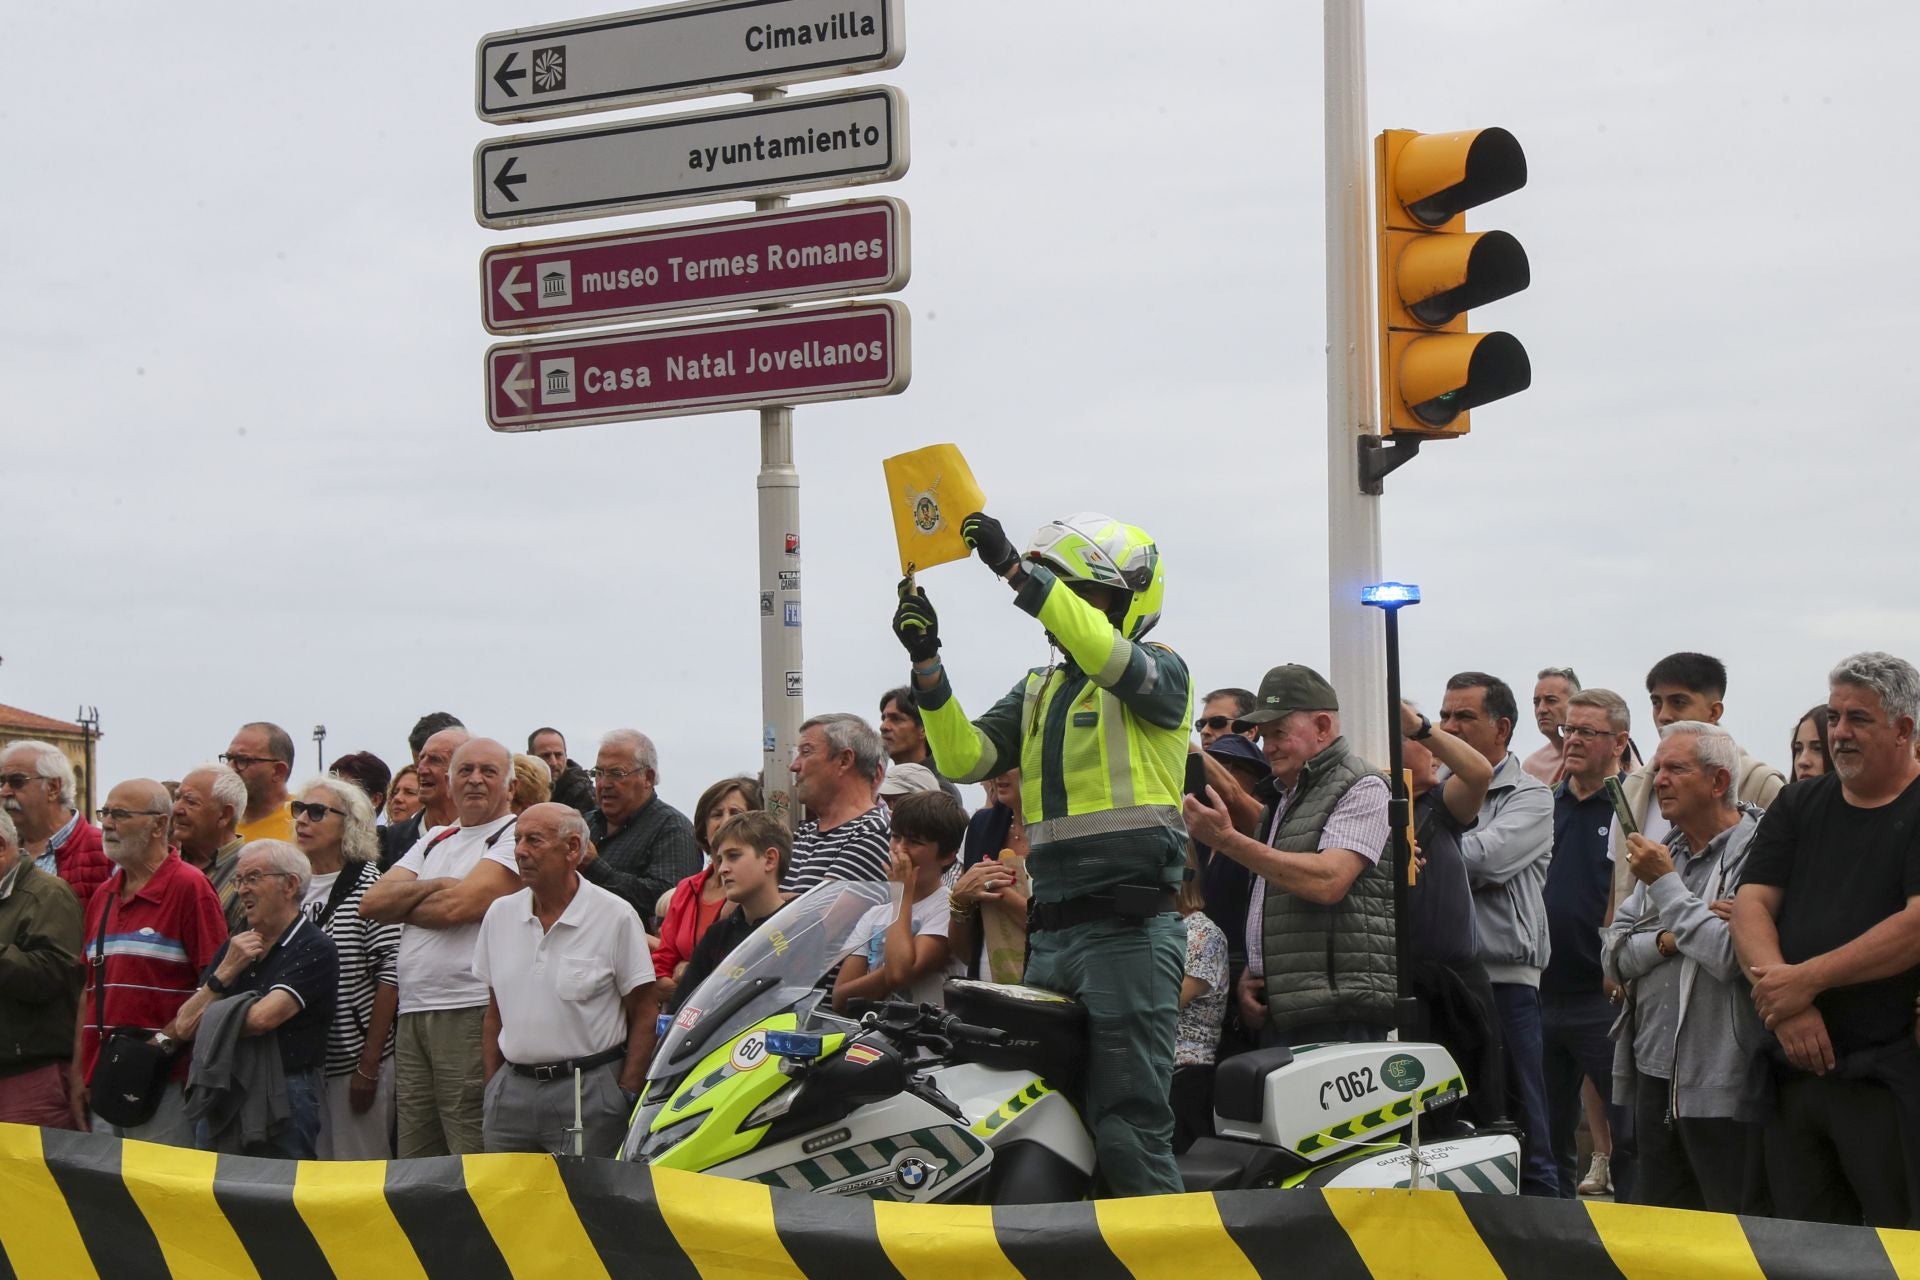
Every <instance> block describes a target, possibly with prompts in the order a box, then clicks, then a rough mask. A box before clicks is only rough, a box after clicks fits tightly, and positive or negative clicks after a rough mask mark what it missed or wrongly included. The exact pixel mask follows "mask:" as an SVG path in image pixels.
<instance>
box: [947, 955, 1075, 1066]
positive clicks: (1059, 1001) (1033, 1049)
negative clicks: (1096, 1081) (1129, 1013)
mask: <svg viewBox="0 0 1920 1280" xmlns="http://www.w3.org/2000/svg"><path fill="white" fill-rule="evenodd" d="M945 995H946V1004H947V1012H948V1013H951V1014H953V1015H954V1016H955V1017H957V1018H959V1019H960V1020H961V1021H962V1022H970V1023H973V1024H974V1025H976V1026H982V1027H997V1028H999V1029H1000V1030H1002V1031H1004V1032H1006V1033H1007V1039H1006V1042H1005V1043H1004V1044H997V1045H994V1044H974V1043H972V1042H970V1041H965V1042H961V1043H959V1044H956V1045H954V1047H953V1060H954V1061H955V1062H977V1063H979V1064H981V1065H982V1066H987V1067H1002V1068H1007V1069H1011V1070H1017V1071H1031V1072H1033V1074H1035V1075H1037V1076H1039V1077H1040V1078H1041V1079H1042V1080H1045V1081H1046V1082H1047V1083H1048V1084H1050V1085H1052V1086H1053V1087H1054V1088H1056V1089H1059V1090H1061V1091H1062V1092H1065V1093H1074V1092H1075V1091H1077V1090H1078V1089H1079V1087H1080V1079H1081V1076H1082V1074H1083V1073H1084V1072H1085V1070H1086V1060H1087V1009H1086V1006H1085V1005H1083V1004H1081V1003H1080V1002H1079V1001H1078V1000H1074V999H1072V998H1071V997H1068V996H1063V995H1061V994H1060V993H1059V992H1057V991H1046V990H1042V989H1041V988H1039V987H1027V986H1018V985H1012V984H1007V985H1003V984H1000V983H996V982H976V981H974V980H973V979H971V978H952V979H949V980H948V982H947V984H946V988H945Z"/></svg>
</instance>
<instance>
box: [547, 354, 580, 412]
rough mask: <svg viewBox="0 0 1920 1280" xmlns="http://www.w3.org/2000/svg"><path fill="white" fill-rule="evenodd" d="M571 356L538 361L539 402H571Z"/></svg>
mask: <svg viewBox="0 0 1920 1280" xmlns="http://www.w3.org/2000/svg"><path fill="white" fill-rule="evenodd" d="M573 394H574V393H573V357H572V356H561V357H560V358H559V359H556V360H542V361H541V362H540V403H541V404H572V403H573Z"/></svg>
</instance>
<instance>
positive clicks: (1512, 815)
mask: <svg viewBox="0 0 1920 1280" xmlns="http://www.w3.org/2000/svg"><path fill="white" fill-rule="evenodd" d="M1460 859H1461V861H1463V862H1465V863H1466V864H1467V881H1468V883H1469V884H1471V885H1472V886H1473V922H1474V927H1475V929H1476V930H1477V931H1478V932H1479V935H1480V961H1481V963H1482V964H1484V965H1485V966H1486V969H1487V977H1488V978H1490V979H1492V980H1493V981H1494V982H1503V983H1517V984H1523V985H1525V986H1529V987H1537V986H1539V985H1540V971H1541V970H1542V969H1544V968H1546V967H1547V956H1548V942H1547V908H1546V903H1545V902H1544V901H1543V899H1542V898H1541V896H1540V895H1541V890H1542V889H1543V888H1544V887H1545V886H1546V883H1547V864H1548V863H1550V862H1552V861H1553V792H1552V791H1550V790H1549V789H1548V788H1547V784H1546V783H1544V782H1542V781H1540V779H1538V778H1536V777H1534V776H1533V775H1532V774H1530V773H1528V772H1526V771H1525V770H1524V769H1522V768H1521V767H1520V757H1519V756H1517V755H1515V754H1514V753H1513V752H1511V751H1509V752H1507V756H1506V759H1504V760H1502V761H1501V762H1500V766H1499V767H1498V768H1497V769H1495V770H1494V771H1493V781H1492V783H1491V784H1489V785H1488V787H1487V798H1486V799H1485V800H1483V801H1482V802H1481V803H1480V820H1479V822H1477V823H1476V824H1475V825H1474V828H1473V830H1471V831H1469V832H1467V833H1466V834H1465V835H1463V836H1461V837H1460Z"/></svg>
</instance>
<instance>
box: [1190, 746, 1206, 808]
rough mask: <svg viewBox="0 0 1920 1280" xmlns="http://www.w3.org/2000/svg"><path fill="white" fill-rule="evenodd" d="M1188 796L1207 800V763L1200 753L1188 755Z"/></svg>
mask: <svg viewBox="0 0 1920 1280" xmlns="http://www.w3.org/2000/svg"><path fill="white" fill-rule="evenodd" d="M1187 794H1188V795H1190V796H1195V797H1197V798H1199V799H1201V800H1205V799H1206V798H1207V761H1206V758H1205V757H1204V756H1202V755H1201V754H1200V753H1199V752H1198V751H1194V752H1190V753H1188V755H1187Z"/></svg>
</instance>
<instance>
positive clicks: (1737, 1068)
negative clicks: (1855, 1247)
mask: <svg viewBox="0 0 1920 1280" xmlns="http://www.w3.org/2000/svg"><path fill="white" fill-rule="evenodd" d="M1759 817H1760V811H1759V810H1758V809H1755V808H1753V807H1752V806H1748V805H1743V806H1741V814H1740V821H1739V822H1738V823H1736V824H1735V825H1733V826H1731V827H1729V828H1727V829H1726V830H1725V831H1723V832H1721V833H1720V834H1719V835H1717V836H1715V837H1714V838H1713V840H1712V841H1710V842H1709V843H1708V845H1707V847H1706V849H1705V850H1703V851H1702V852H1701V853H1699V854H1697V855H1696V854H1694V853H1693V852H1692V851H1691V850H1690V848H1689V847H1688V843H1687V838H1686V836H1685V835H1683V834H1681V833H1680V832H1679V831H1675V832H1674V833H1673V835H1672V840H1671V843H1669V844H1668V846H1667V848H1668V850H1669V852H1670V853H1671V854H1672V856H1673V865H1674V868H1675V870H1674V871H1672V872H1670V873H1669V874H1667V875H1664V876H1661V877H1660V878H1659V879H1658V880H1655V881H1654V882H1653V883H1652V884H1650V885H1648V884H1640V883H1639V882H1637V881H1636V882H1635V884H1634V888H1633V892H1632V893H1630V894H1628V895H1627V899H1626V901H1625V902H1623V903H1621V904H1620V910H1619V911H1617V912H1615V913H1614V917H1613V923H1612V924H1611V925H1609V926H1607V928H1606V929H1605V930H1604V931H1603V932H1602V934H1601V946H1600V962H1601V965H1602V967H1604V968H1605V970H1606V972H1607V975H1608V976H1609V977H1611V978H1613V979H1614V980H1615V981H1617V982H1621V983H1629V982H1632V981H1633V980H1634V979H1635V978H1638V977H1640V976H1641V975H1643V974H1646V973H1649V972H1651V971H1652V970H1653V969H1654V968H1655V967H1656V966H1658V965H1662V964H1671V963H1673V961H1672V960H1669V959H1668V958H1666V957H1664V956H1662V955H1661V954H1660V951H1659V949H1658V948H1657V947H1656V946H1655V945H1654V943H1655V939H1657V938H1658V937H1659V936H1660V932H1661V931H1662V930H1663V929H1664V930H1671V931H1672V933H1673V937H1674V941H1675V942H1676V943H1677V944H1678V945H1679V948H1680V954H1679V956H1678V957H1676V958H1677V959H1678V960H1679V963H1680V983H1679V1007H1678V1008H1677V1009H1640V1010H1636V1008H1635V1003H1634V1001H1633V999H1632V998H1631V997H1629V999H1628V1001H1627V1006H1626V1009H1625V1010H1624V1011H1623V1012H1622V1013H1621V1015H1620V1018H1619V1020H1618V1021H1617V1022H1616V1023H1615V1024H1614V1028H1613V1035H1614V1049H1613V1089H1614V1095H1613V1096H1614V1101H1615V1102H1617V1103H1620V1104H1621V1105H1623V1106H1631V1105H1632V1103H1633V1096H1634V1090H1635V1087H1636V1085H1637V1083H1638V1079H1639V1072H1638V1071H1637V1070H1636V1069H1635V1066H1634V1059H1633V1020H1634V1018H1635V1016H1636V1013H1637V1014H1638V1016H1640V1017H1643V1018H1644V1017H1654V1018H1659V1019H1662V1020H1663V1021H1665V1022H1668V1023H1671V1024H1672V1025H1673V1028H1674V1038H1673V1062H1674V1067H1673V1096H1672V1098H1671V1099H1670V1103H1669V1105H1670V1106H1671V1107H1672V1112H1673V1114H1674V1115H1676V1116H1685V1117H1689V1118H1693V1119H1704V1118H1710V1117H1716V1116H1718V1117H1730V1116H1732V1115H1733V1114H1734V1111H1735V1109H1736V1107H1737V1104H1738V1103H1739V1101H1740V1091H1741V1088H1742V1086H1743V1085H1744V1084H1745V1083H1746V1077H1747V1067H1748V1064H1750V1063H1751V1062H1752V1061H1753V1056H1754V1054H1755V1053H1756V1052H1758V1050H1759V1048H1760V1042H1761V1040H1762V1038H1763V1037H1764V1036H1765V1034H1766V1033H1765V1031H1764V1030H1763V1029H1762V1027H1761V1025H1760V1019H1759V1016H1758V1015H1757V1014H1755V1013H1754V1011H1753V1001H1752V1000H1751V999H1749V997H1748V994H1747V991H1748V988H1747V980H1746V978H1745V977H1744V976H1742V974H1741V972H1740V961H1739V960H1738V958H1736V957H1735V956H1734V954H1733V930H1732V928H1731V927H1730V926H1729V925H1728V923H1727V922H1726V921H1725V920H1722V919H1721V918H1720V917H1719V916H1716V915H1714V914H1713V912H1712V910H1711V909H1710V904H1711V903H1712V902H1714V901H1715V900H1716V899H1719V898H1730V897H1732V896H1733V894H1734V891H1735V890H1736V889H1737V888H1739V885H1740V875H1741V872H1742V871H1744V870H1745V868H1746V863H1747V849H1748V848H1749V846H1751V845H1752V843H1753V833H1754V832H1755V831H1756V830H1758V829H1759V826H1760V822H1759Z"/></svg>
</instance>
